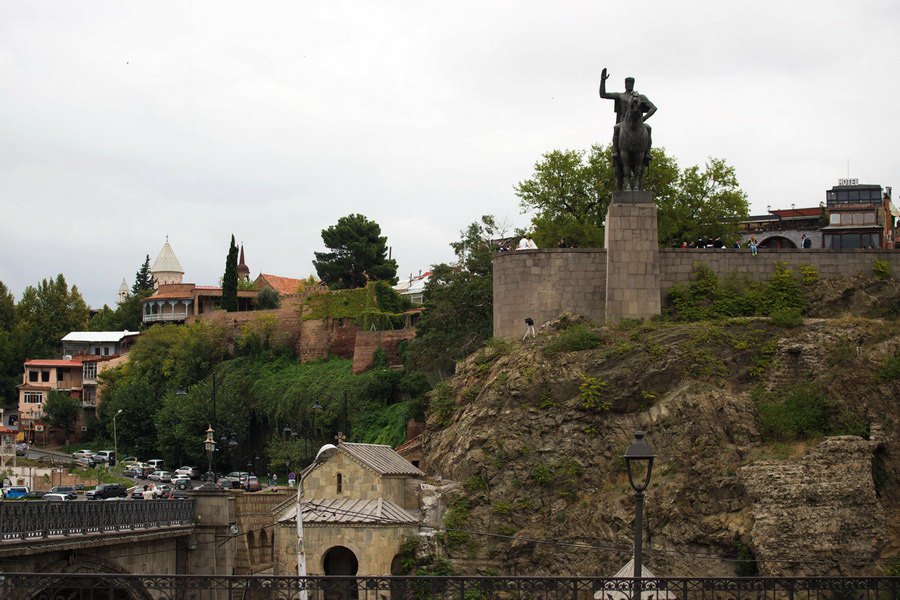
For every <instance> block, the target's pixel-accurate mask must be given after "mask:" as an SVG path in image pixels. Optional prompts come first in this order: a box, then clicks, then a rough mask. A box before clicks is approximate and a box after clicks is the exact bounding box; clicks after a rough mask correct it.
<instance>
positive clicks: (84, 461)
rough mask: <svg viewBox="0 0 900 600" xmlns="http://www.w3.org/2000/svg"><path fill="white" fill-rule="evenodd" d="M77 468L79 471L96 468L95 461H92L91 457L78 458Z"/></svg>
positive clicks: (76, 461) (76, 460)
mask: <svg viewBox="0 0 900 600" xmlns="http://www.w3.org/2000/svg"><path fill="white" fill-rule="evenodd" d="M75 466H76V467H77V468H79V469H90V468H92V467H93V466H94V461H92V460H91V457H87V458H76V459H75Z"/></svg>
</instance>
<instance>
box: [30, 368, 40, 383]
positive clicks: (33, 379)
mask: <svg viewBox="0 0 900 600" xmlns="http://www.w3.org/2000/svg"><path fill="white" fill-rule="evenodd" d="M37 380H38V372H37V371H33V370H32V371H28V381H30V382H32V383H37Z"/></svg>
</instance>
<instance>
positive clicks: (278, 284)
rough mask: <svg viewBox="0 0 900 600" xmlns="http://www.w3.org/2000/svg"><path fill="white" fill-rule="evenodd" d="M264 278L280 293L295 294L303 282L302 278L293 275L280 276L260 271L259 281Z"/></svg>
mask: <svg viewBox="0 0 900 600" xmlns="http://www.w3.org/2000/svg"><path fill="white" fill-rule="evenodd" d="M260 279H262V280H263V281H264V282H265V283H266V284H267V285H268V286H269V287H270V288H272V289H273V290H275V291H276V292H278V293H279V294H282V295H283V294H293V293H294V292H296V291H297V288H299V287H300V284H301V283H302V280H301V279H293V278H291V277H279V276H278V275H267V274H265V273H260V274H259V277H257V278H256V280H257V281H259V280H260Z"/></svg>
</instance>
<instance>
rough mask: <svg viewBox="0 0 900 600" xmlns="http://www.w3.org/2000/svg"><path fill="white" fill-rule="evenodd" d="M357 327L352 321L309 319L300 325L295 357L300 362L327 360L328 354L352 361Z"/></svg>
mask: <svg viewBox="0 0 900 600" xmlns="http://www.w3.org/2000/svg"><path fill="white" fill-rule="evenodd" d="M358 331H359V326H358V325H356V324H354V323H353V320H352V319H310V320H308V321H302V322H301V324H300V340H299V343H298V344H297V355H298V356H299V357H300V361H301V362H306V361H310V360H320V359H323V358H327V357H328V355H329V354H332V355H334V356H338V357H340V358H344V359H352V358H353V352H354V349H355V348H356V334H357V332H358Z"/></svg>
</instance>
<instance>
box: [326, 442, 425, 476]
mask: <svg viewBox="0 0 900 600" xmlns="http://www.w3.org/2000/svg"><path fill="white" fill-rule="evenodd" d="M338 450H340V451H342V452H346V453H347V454H348V455H349V456H350V457H351V458H354V459H355V460H357V461H358V462H360V463H362V464H364V465H366V466H367V467H369V468H371V469H373V470H374V471H376V472H378V473H381V474H382V475H418V476H424V475H425V473H423V472H422V471H420V470H419V469H417V468H415V467H414V466H413V465H412V463H411V462H409V461H408V460H406V459H405V458H403V457H402V456H400V455H399V454H397V453H396V452H395V451H394V449H393V448H391V447H390V446H382V445H381V444H351V443H347V442H344V443H343V444H341V445H340V446H338Z"/></svg>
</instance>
